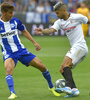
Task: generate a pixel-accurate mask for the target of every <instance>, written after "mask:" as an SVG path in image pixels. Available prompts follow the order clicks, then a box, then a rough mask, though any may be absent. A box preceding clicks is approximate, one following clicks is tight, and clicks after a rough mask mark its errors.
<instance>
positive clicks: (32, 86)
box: [0, 36, 90, 100]
mask: <svg viewBox="0 0 90 100" xmlns="http://www.w3.org/2000/svg"><path fill="white" fill-rule="evenodd" d="M20 38H21V41H22V43H23V44H24V45H25V47H26V48H27V49H28V50H29V51H31V52H32V53H33V54H35V55H37V57H39V58H40V59H41V61H42V62H43V64H45V65H46V66H47V68H48V70H49V71H50V73H51V77H52V81H53V83H54V84H55V81H56V80H57V79H59V78H63V77H62V76H61V74H60V73H59V69H60V65H61V63H62V61H63V58H64V56H65V54H66V53H67V51H68V50H69V49H70V45H69V41H68V39H67V38H66V37H59V36H58V37H57V36H56V37H54V36H41V37H40V36H34V37H33V38H34V39H35V40H36V41H37V42H38V43H39V44H40V45H41V50H40V51H35V47H34V46H33V44H32V43H31V42H29V40H27V39H26V38H25V37H23V36H20ZM86 41H87V45H88V47H89V51H90V37H87V38H86ZM2 58H3V57H2V54H1V53H0V100H7V97H8V96H9V89H8V87H7V84H6V80H5V76H6V75H5V69H4V65H3V60H2ZM72 72H73V76H74V80H75V82H76V84H77V87H78V89H79V90H80V96H79V97H74V98H64V96H65V94H62V96H61V97H55V96H53V94H51V93H50V92H49V91H48V85H47V82H46V81H45V79H44V78H43V76H42V74H41V72H40V71H39V70H37V69H35V68H33V67H31V66H30V67H25V66H24V65H22V64H21V63H20V62H18V64H17V66H16V68H15V69H14V75H13V78H14V84H15V91H16V93H17V96H18V98H16V100H90V53H88V56H87V57H86V58H85V60H84V61H83V62H81V63H80V64H79V65H78V66H77V67H76V68H75V69H73V70H72Z"/></svg>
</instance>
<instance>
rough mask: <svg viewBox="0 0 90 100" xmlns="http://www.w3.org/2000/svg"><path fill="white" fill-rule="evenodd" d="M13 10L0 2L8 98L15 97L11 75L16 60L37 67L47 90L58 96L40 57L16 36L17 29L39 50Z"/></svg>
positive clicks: (1, 43)
mask: <svg viewBox="0 0 90 100" xmlns="http://www.w3.org/2000/svg"><path fill="white" fill-rule="evenodd" d="M13 11H14V6H13V5H11V4H9V3H7V2H4V3H2V4H1V13H2V15H1V18H0V45H1V48H2V53H3V58H4V66H5V69H6V82H7V85H8V88H9V90H10V96H9V97H8V99H15V98H16V97H17V96H16V92H15V90H14V81H13V76H12V75H13V70H14V68H15V66H16V64H17V61H18V60H19V61H20V62H21V63H22V64H24V65H26V66H33V67H35V68H37V69H39V70H40V71H41V72H42V75H43V76H44V78H45V79H46V80H47V83H48V85H49V90H50V91H51V92H52V93H53V94H54V95H55V96H60V94H59V93H57V92H56V91H55V88H54V87H53V83H52V81H51V76H50V73H49V71H48V70H47V68H46V66H45V65H44V64H42V62H41V61H40V59H39V58H38V57H36V56H35V55H34V54H32V53H31V52H29V51H28V50H27V49H26V48H25V47H24V45H23V44H22V43H21V41H20V39H19V37H18V31H21V32H22V34H23V35H24V36H25V37H26V38H27V39H28V40H30V41H31V42H32V43H33V45H34V46H35V47H36V50H37V51H38V50H40V45H39V44H38V43H37V42H36V41H35V40H34V39H33V38H32V36H31V35H30V33H29V32H28V31H27V30H26V28H25V26H24V25H23V24H22V22H21V21H20V20H19V19H17V18H14V17H13Z"/></svg>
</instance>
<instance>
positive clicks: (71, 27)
mask: <svg viewBox="0 0 90 100" xmlns="http://www.w3.org/2000/svg"><path fill="white" fill-rule="evenodd" d="M74 28H76V26H72V27H69V28H65V29H64V31H67V30H71V29H74Z"/></svg>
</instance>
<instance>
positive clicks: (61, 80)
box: [55, 79, 65, 88]
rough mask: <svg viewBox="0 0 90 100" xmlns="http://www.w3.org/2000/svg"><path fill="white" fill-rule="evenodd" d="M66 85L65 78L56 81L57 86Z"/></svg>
mask: <svg viewBox="0 0 90 100" xmlns="http://www.w3.org/2000/svg"><path fill="white" fill-rule="evenodd" d="M63 87H65V79H58V80H57V81H56V82H55V88H63Z"/></svg>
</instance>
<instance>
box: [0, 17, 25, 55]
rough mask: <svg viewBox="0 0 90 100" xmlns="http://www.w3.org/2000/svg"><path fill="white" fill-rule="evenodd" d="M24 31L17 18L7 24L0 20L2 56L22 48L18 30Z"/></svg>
mask: <svg viewBox="0 0 90 100" xmlns="http://www.w3.org/2000/svg"><path fill="white" fill-rule="evenodd" d="M24 29H25V27H24V25H23V24H22V23H21V22H20V20H18V19H17V18H12V19H11V20H10V21H8V22H4V21H3V20H1V19H0V45H1V47H2V53H3V54H4V55H6V54H9V53H13V52H16V51H19V50H22V49H23V48H24V46H23V44H21V42H20V39H19V37H18V30H20V31H23V30H24Z"/></svg>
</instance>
